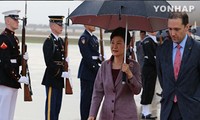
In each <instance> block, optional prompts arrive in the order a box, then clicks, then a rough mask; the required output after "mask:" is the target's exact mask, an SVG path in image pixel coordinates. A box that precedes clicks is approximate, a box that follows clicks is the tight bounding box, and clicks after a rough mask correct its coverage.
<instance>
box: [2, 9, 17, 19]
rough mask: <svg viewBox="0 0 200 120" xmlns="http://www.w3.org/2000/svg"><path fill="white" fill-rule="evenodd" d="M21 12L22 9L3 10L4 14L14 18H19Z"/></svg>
mask: <svg viewBox="0 0 200 120" xmlns="http://www.w3.org/2000/svg"><path fill="white" fill-rule="evenodd" d="M19 12H20V10H9V11H5V12H3V13H2V14H4V16H5V17H11V18H12V19H15V20H18V19H19Z"/></svg>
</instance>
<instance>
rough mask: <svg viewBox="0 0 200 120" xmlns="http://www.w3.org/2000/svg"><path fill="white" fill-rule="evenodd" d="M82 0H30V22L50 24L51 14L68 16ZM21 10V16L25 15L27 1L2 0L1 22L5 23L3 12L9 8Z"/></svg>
mask: <svg viewBox="0 0 200 120" xmlns="http://www.w3.org/2000/svg"><path fill="white" fill-rule="evenodd" d="M81 3H82V1H28V2H27V18H28V24H46V25H47V24H48V23H49V22H48V20H49V19H48V16H49V15H63V16H65V17H67V14H68V8H69V9H70V13H71V12H72V11H73V10H74V9H75V8H76V7H77V6H78V5H79V4H81ZM15 9H18V10H21V12H20V14H19V15H20V17H21V18H22V17H24V13H25V12H24V9H25V1H0V22H1V23H4V16H3V14H2V12H4V11H7V10H15Z"/></svg>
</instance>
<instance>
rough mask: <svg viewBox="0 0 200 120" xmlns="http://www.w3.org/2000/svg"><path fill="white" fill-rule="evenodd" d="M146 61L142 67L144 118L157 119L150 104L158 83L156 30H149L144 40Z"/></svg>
mask: <svg viewBox="0 0 200 120" xmlns="http://www.w3.org/2000/svg"><path fill="white" fill-rule="evenodd" d="M142 47H143V53H144V63H143V67H142V85H143V91H142V96H141V104H142V119H153V120H154V119H156V118H157V117H156V116H152V112H151V110H150V105H151V103H152V100H153V96H154V92H155V85H156V78H157V72H156V47H157V39H156V32H153V33H150V32H148V35H147V37H145V38H144V40H143V42H142Z"/></svg>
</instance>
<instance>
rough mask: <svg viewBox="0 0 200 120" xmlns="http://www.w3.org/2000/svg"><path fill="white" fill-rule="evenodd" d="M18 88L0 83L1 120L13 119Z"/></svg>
mask: <svg viewBox="0 0 200 120" xmlns="http://www.w3.org/2000/svg"><path fill="white" fill-rule="evenodd" d="M17 94H18V89H15V88H11V87H7V86H4V85H0V120H13V118H14V112H15V106H16V100H17Z"/></svg>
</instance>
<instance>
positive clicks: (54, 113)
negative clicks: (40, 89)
mask: <svg viewBox="0 0 200 120" xmlns="http://www.w3.org/2000/svg"><path fill="white" fill-rule="evenodd" d="M62 94H63V90H62V88H60V89H55V88H52V87H46V106H45V120H59V113H60V108H61V104H62Z"/></svg>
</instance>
